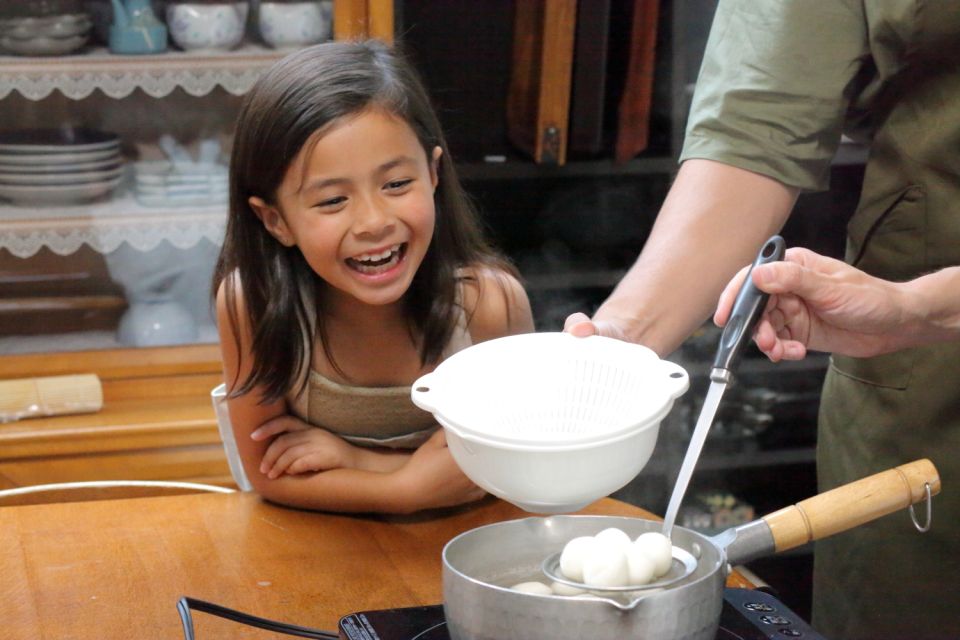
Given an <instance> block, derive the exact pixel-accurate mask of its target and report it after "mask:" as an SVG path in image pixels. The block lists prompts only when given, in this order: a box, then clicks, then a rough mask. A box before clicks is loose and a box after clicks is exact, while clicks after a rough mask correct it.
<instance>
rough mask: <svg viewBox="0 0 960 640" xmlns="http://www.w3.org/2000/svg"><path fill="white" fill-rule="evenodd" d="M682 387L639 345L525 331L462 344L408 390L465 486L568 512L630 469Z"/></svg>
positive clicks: (667, 365)
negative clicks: (433, 421) (438, 429)
mask: <svg viewBox="0 0 960 640" xmlns="http://www.w3.org/2000/svg"><path fill="white" fill-rule="evenodd" d="M689 384H690V380H689V377H688V375H687V372H686V371H684V369H683V368H682V367H680V366H678V365H676V364H674V363H672V362H669V361H666V360H661V359H660V358H658V357H657V355H656V354H655V353H654V352H653V351H651V350H650V349H647V348H646V347H642V346H640V345H635V344H630V343H627V342H623V341H620V340H612V339H609V338H602V337H599V336H593V337H589V338H575V337H573V336H571V335H569V334H566V333H531V334H524V335H518V336H509V337H506V338H499V339H497V340H490V341H488V342H482V343H480V344H478V345H474V346H472V347H469V348H467V349H464V350H463V351H460V352H459V353H457V354H455V355H453V356H451V357H450V358H448V359H447V360H445V361H444V362H443V363H441V364H440V366H438V367H437V368H436V370H435V371H433V372H432V373H429V374H427V375H425V376H422V377H421V378H420V379H419V380H417V381H416V382H415V383H414V384H413V387H412V390H411V396H412V398H413V402H414V403H415V404H416V405H417V406H419V407H420V408H422V409H425V410H427V411H429V412H431V413H432V414H433V415H434V416H435V417H436V418H437V421H438V422H439V423H440V424H441V425H442V426H443V427H444V429H445V431H446V435H447V444H448V446H449V447H450V451H451V453H452V454H453V457H454V459H455V460H456V462H457V464H458V465H459V466H460V468H461V469H462V470H463V472H464V473H465V474H466V475H467V477H469V478H470V479H471V480H473V482H475V483H476V484H477V485H479V486H480V487H482V488H484V489H486V490H487V491H489V492H490V493H492V494H494V495H496V496H498V497H500V498H503V499H504V500H507V501H509V502H512V503H514V504H516V505H517V506H519V507H520V508H522V509H525V510H527V511H532V512H536V513H566V512H570V511H576V510H578V509H580V508H582V507H584V506H586V505H587V504H590V503H591V502H593V501H594V500H597V499H599V498H602V497H604V496H607V495H609V494H610V493H612V492H614V491H616V490H617V489H619V488H621V487H623V486H624V485H625V484H627V483H628V482H630V480H632V479H633V478H634V477H636V475H637V474H638V473H639V472H640V470H641V469H643V467H644V465H645V464H646V463H647V461H648V460H649V459H650V454H651V453H652V452H653V447H654V445H655V444H656V441H657V432H658V431H659V426H660V421H661V420H662V419H663V418H664V416H666V415H667V413H668V412H669V411H670V408H671V407H672V406H673V402H674V400H676V398H678V397H679V396H680V395H681V394H683V392H685V391H686V390H687V388H688V387H689Z"/></svg>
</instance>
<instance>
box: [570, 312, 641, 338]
mask: <svg viewBox="0 0 960 640" xmlns="http://www.w3.org/2000/svg"><path fill="white" fill-rule="evenodd" d="M563 330H564V331H566V332H567V333H569V334H570V335H574V336H576V337H578V338H585V337H587V336H604V337H606V338H614V339H616V340H627V334H626V332H625V331H624V330H623V329H621V328H620V325H619V324H618V323H617V322H616V321H612V320H592V319H591V318H590V316H588V315H587V314H585V313H580V312H577V313H574V314H571V315H570V316H568V317H567V319H566V321H565V322H564V323H563Z"/></svg>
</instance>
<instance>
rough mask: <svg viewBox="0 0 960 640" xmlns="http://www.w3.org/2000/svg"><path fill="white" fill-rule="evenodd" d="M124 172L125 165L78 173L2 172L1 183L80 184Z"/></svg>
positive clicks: (102, 179)
mask: <svg viewBox="0 0 960 640" xmlns="http://www.w3.org/2000/svg"><path fill="white" fill-rule="evenodd" d="M122 173H123V167H115V168H113V169H107V170H106V171H80V172H76V173H54V174H32V173H0V184H2V185H7V186H12V187H16V186H28V185H42V186H45V185H49V186H57V185H70V184H77V185H79V184H89V183H97V182H103V181H105V180H112V179H113V178H116V177H118V176H120V175H121V174H122Z"/></svg>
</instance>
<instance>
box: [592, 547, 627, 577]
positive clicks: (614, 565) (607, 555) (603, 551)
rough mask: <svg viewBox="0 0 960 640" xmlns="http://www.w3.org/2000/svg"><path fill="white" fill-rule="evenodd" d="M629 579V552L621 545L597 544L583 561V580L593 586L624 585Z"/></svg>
mask: <svg viewBox="0 0 960 640" xmlns="http://www.w3.org/2000/svg"><path fill="white" fill-rule="evenodd" d="M629 579H630V572H629V568H628V567H627V554H626V553H625V552H624V550H623V549H621V548H619V547H604V546H601V545H597V546H595V547H594V548H593V550H592V552H591V553H590V554H589V555H588V556H587V557H586V559H584V561H583V582H584V584H587V585H590V586H591V587H623V586H626V585H627V582H628V580H629Z"/></svg>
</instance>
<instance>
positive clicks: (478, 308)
mask: <svg viewBox="0 0 960 640" xmlns="http://www.w3.org/2000/svg"><path fill="white" fill-rule="evenodd" d="M460 283H461V284H460V289H461V296H462V298H461V303H462V304H463V308H464V310H465V312H466V316H467V329H468V330H469V332H470V336H471V338H472V339H473V341H474V342H482V341H484V340H491V339H493V338H500V337H503V336H508V335H513V334H517V333H529V332H531V331H533V312H532V311H531V309H530V300H529V299H528V298H527V292H526V290H524V288H523V285H522V284H521V283H520V280H519V279H517V277H516V276H515V275H513V274H512V273H511V272H509V271H507V270H506V269H504V268H501V267H499V266H496V265H490V264H474V265H469V266H466V267H462V268H461V269H460Z"/></svg>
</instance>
